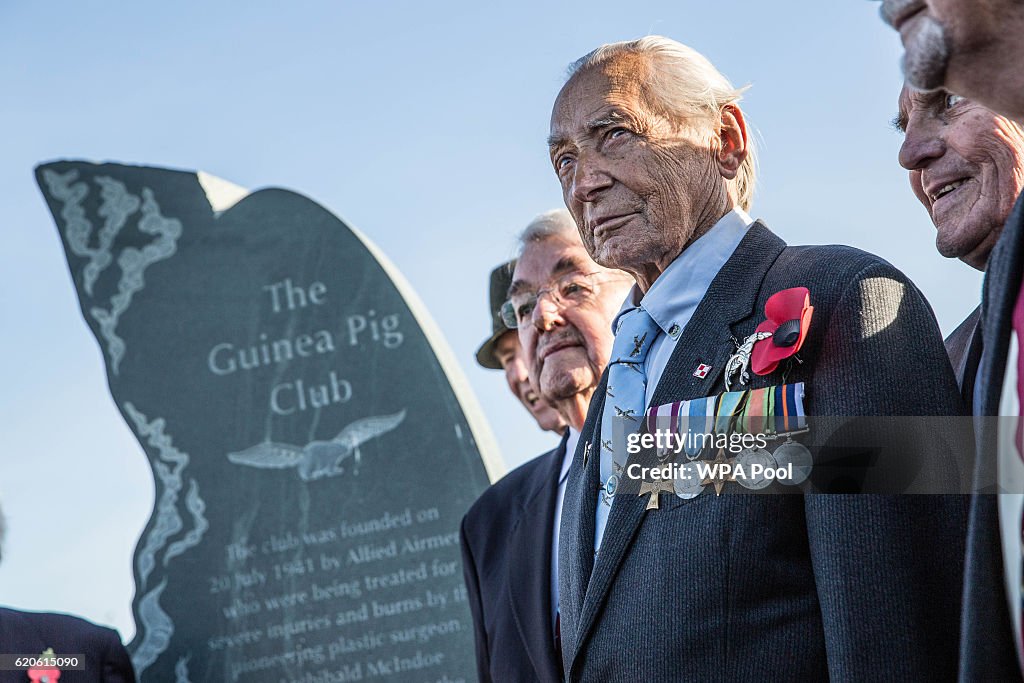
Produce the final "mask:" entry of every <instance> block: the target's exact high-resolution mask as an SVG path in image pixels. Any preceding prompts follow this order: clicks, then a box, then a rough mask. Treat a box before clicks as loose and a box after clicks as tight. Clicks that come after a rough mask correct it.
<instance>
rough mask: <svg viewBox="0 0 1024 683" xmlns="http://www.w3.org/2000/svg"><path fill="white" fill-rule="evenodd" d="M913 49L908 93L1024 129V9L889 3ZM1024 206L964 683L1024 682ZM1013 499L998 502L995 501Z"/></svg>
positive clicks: (948, 2)
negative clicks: (937, 94)
mask: <svg viewBox="0 0 1024 683" xmlns="http://www.w3.org/2000/svg"><path fill="white" fill-rule="evenodd" d="M881 14H882V18H883V19H884V20H885V21H886V22H888V23H889V24H890V25H891V26H893V28H895V29H896V30H897V31H898V32H899V34H900V38H901V39H902V41H903V47H904V56H903V68H904V74H905V76H906V79H907V83H908V84H909V85H910V86H911V87H913V88H916V89H918V90H924V91H929V90H936V89H939V88H942V89H944V90H946V91H948V92H950V93H956V94H957V95H960V96H964V97H968V98H970V99H971V100H972V101H973V102H975V103H977V104H978V105H980V106H983V107H987V108H988V109H990V110H991V111H993V112H995V113H996V114H999V115H1001V116H1005V117H1008V118H1009V119H1011V120H1013V121H1015V122H1017V123H1018V124H1024V68H1022V67H1024V41H1022V40H1021V36H1022V35H1024V2H1020V0H883V2H882V11H881ZM1022 272H1024V205H1022V201H1021V199H1019V198H1018V201H1017V204H1016V205H1015V206H1014V209H1013V210H1012V211H1011V213H1010V216H1009V218H1008V219H1007V222H1006V225H1005V227H1004V229H1003V232H1002V235H1001V236H1000V238H999V240H998V242H997V243H996V245H995V247H994V248H993V249H992V253H991V255H990V257H989V259H988V263H987V266H986V269H985V284H984V287H983V289H982V296H981V321H980V323H979V325H980V329H981V336H982V338H983V339H984V348H983V350H982V355H981V360H980V361H979V367H978V371H977V377H976V382H975V387H974V392H973V396H972V398H973V411H974V415H975V418H976V419H975V433H976V442H977V454H978V460H977V464H976V466H975V480H974V490H975V491H978V493H977V494H976V495H975V496H974V497H973V499H972V501H971V513H970V533H969V536H968V540H967V547H968V553H967V573H966V575H965V577H964V608H963V639H962V643H961V651H960V662H961V664H960V677H961V679H962V680H1020V679H1021V672H1022V670H1024V646H1022V632H1024V629H1022V627H1021V620H1022V616H1021V614H1022V610H1021V603H1022V600H1024V592H1022V588H1021V579H1020V576H1021V557H1022V545H1021V537H1022V533H1021V531H1022V528H1024V527H1022V521H1021V520H1022V509H1024V496H1022V495H1021V491H1022V490H1024V472H1022V471H1021V459H1022V457H1024V446H1022V445H1021V443H1020V438H1019V437H1018V438H1016V439H1014V438H1009V437H1007V436H1006V434H1007V433H1012V432H1013V431H1014V430H1012V429H1010V430H1003V429H1000V423H1001V422H1002V423H1005V422H1006V421H1005V420H998V419H996V418H997V416H1005V417H1013V418H1016V419H1017V420H1020V419H1024V409H1022V407H1024V372H1022V371H1021V361H1020V358H1021V357H1020V348H1021V347H1022V343H1024V280H1022V277H1021V274H1022ZM997 490H998V491H1006V492H1010V493H1004V494H1003V495H999V496H995V495H989V494H991V493H993V492H995V491H997Z"/></svg>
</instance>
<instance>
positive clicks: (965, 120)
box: [895, 86, 1024, 406]
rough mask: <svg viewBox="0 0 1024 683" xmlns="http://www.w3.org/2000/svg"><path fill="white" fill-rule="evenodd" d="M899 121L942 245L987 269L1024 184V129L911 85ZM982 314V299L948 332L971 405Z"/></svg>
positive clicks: (907, 162) (908, 165)
mask: <svg viewBox="0 0 1024 683" xmlns="http://www.w3.org/2000/svg"><path fill="white" fill-rule="evenodd" d="M895 123H896V126H897V128H899V130H901V131H902V132H903V133H904V139H903V145H902V146H901V147H900V153H899V161H900V165H902V166H903V167H904V168H905V169H907V170H908V171H909V172H910V187H911V189H912V190H913V191H914V195H915V196H916V197H917V198H918V200H919V201H920V202H921V204H922V205H923V206H924V207H925V209H926V210H927V211H928V215H929V216H930V217H931V219H932V223H933V224H934V225H935V247H936V249H938V251H939V253H940V254H942V255H943V256H945V257H946V258H958V259H960V260H961V261H963V262H964V263H966V264H967V265H969V266H971V267H972V268H975V269H977V270H981V271H984V270H985V266H986V264H987V263H988V258H989V254H991V253H992V249H993V247H995V245H996V242H997V240H998V239H999V235H1000V234H1001V233H1002V230H1003V224H1004V223H1005V222H1006V219H1007V218H1008V217H1009V215H1010V211H1011V210H1012V209H1013V204H1014V202H1015V201H1016V199H1017V195H1019V194H1020V192H1021V190H1022V189H1024V130H1022V129H1021V127H1020V125H1018V124H1016V123H1014V122H1013V121H1011V120H1010V119H1007V118H1006V117H1004V116H1000V115H998V114H995V113H994V112H992V111H991V110H989V109H986V108H985V107H982V106H981V105H980V104H978V103H976V102H973V101H971V100H968V99H965V98H963V97H960V96H958V95H953V94H950V93H948V92H946V91H944V90H936V91H932V92H928V93H921V92H917V91H915V90H912V89H910V88H909V87H906V86H905V87H904V88H903V90H902V91H901V92H900V97H899V115H898V116H897V118H896V121H895ZM980 317H981V306H978V308H976V309H974V311H973V312H972V313H971V314H970V315H969V316H967V318H966V319H965V320H964V321H963V322H962V323H961V324H960V325H959V326H958V327H957V328H956V330H954V332H953V333H952V334H951V335H950V336H949V337H948V338H947V339H946V350H947V351H948V352H949V356H950V362H952V364H953V369H954V370H955V371H956V376H957V382H959V384H960V387H961V395H962V397H963V399H964V402H965V403H966V404H967V405H968V406H970V405H971V404H972V402H973V394H974V384H975V382H974V380H975V375H976V374H977V371H978V364H979V362H980V360H981V348H982V337H981V328H980V326H979V324H978V323H979V320H980Z"/></svg>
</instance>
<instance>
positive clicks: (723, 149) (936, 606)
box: [517, 36, 966, 681]
mask: <svg viewBox="0 0 1024 683" xmlns="http://www.w3.org/2000/svg"><path fill="white" fill-rule="evenodd" d="M741 93H742V90H740V89H737V88H734V87H733V86H732V85H731V84H730V83H729V82H728V81H727V80H726V79H725V77H724V76H722V75H721V74H720V73H719V72H718V71H717V70H716V69H715V68H714V66H713V65H712V64H711V63H710V62H709V61H708V60H707V59H705V58H704V57H703V56H702V55H700V54H699V53H697V52H695V51H693V50H692V49H690V48H688V47H686V46H684V45H681V44H679V43H677V42H675V41H673V40H669V39H667V38H662V37H658V36H649V37H646V38H643V39H640V40H637V41H630V42H625V43H614V44H611V45H605V46H603V47H601V48H598V49H597V50H595V51H593V52H591V53H590V54H588V55H586V56H584V57H583V58H581V59H580V60H579V61H577V62H576V63H575V64H573V66H572V67H570V76H569V79H568V81H567V82H566V84H565V85H564V86H563V88H562V90H561V92H560V93H559V94H558V98H557V99H556V101H555V104H554V107H553V111H552V114H551V124H550V137H549V146H550V158H551V162H552V165H553V167H554V170H555V173H556V174H557V177H558V179H559V182H560V183H561V187H562V193H563V198H564V200H565V204H566V206H567V207H568V208H569V210H570V212H571V213H572V215H573V218H574V219H575V221H576V224H577V228H578V230H579V232H580V234H581V235H582V238H583V243H584V244H585V245H586V247H587V250H588V251H589V252H590V253H591V255H592V256H593V257H594V259H595V260H596V261H597V262H598V263H600V264H602V265H604V266H607V267H614V268H619V269H622V270H625V271H627V272H629V273H630V274H631V275H633V277H634V279H635V283H636V284H635V287H634V288H633V290H632V291H631V292H630V295H629V296H628V297H627V300H626V303H625V305H624V306H623V307H622V309H621V311H620V312H619V315H618V316H617V321H616V326H617V329H618V331H617V333H616V336H615V342H614V345H613V348H612V351H611V359H612V360H611V361H610V364H609V369H608V371H607V372H605V374H604V376H603V379H602V382H601V384H600V385H599V386H598V388H597V391H596V392H595V393H594V398H593V400H592V401H591V405H590V410H589V413H588V416H587V420H586V422H585V424H584V427H583V431H582V433H581V436H580V443H579V446H578V447H577V449H576V454H575V457H574V459H573V463H572V467H571V468H570V471H569V476H568V480H567V488H566V493H565V503H564V512H563V515H562V528H561V532H560V537H561V539H562V542H561V544H560V555H559V570H560V573H559V581H560V583H559V597H560V609H561V626H562V628H561V635H562V650H563V664H564V667H565V671H566V674H567V679H568V680H570V681H634V680H645V681H677V680H760V679H771V680H801V681H807V680H830V679H831V680H945V679H949V678H951V677H952V676H953V675H954V673H955V671H956V647H957V638H958V616H959V607H960V590H961V580H962V566H963V565H962V563H963V556H962V551H963V537H964V533H965V521H966V505H965V501H964V500H963V499H962V498H959V497H957V498H954V499H948V498H943V497H940V496H878V495H867V494H862V495H806V496H792V495H788V496H787V495H732V494H737V493H745V492H746V489H744V488H742V487H741V486H740V484H739V483H737V482H719V483H723V484H724V485H723V486H722V487H721V488H719V487H718V484H716V487H715V488H714V489H711V493H709V492H708V489H710V488H711V487H710V486H708V487H707V488H702V487H703V482H699V481H698V482H696V487H695V489H694V488H693V487H692V486H691V485H688V484H685V482H683V481H682V480H680V479H677V480H676V481H675V483H674V485H670V486H668V489H669V490H668V491H667V492H666V491H665V489H664V486H663V485H664V484H665V483H666V482H645V486H644V487H641V488H640V491H641V492H643V495H642V496H638V495H636V491H635V490H634V491H633V492H632V493H631V492H629V491H627V490H625V485H624V484H623V483H622V474H621V473H622V472H624V471H628V469H626V468H627V467H628V465H629V464H630V463H632V462H634V461H639V460H646V461H650V460H653V459H654V457H655V456H656V454H654V453H651V452H642V453H640V454H639V455H630V456H627V454H626V453H623V452H622V450H624V449H621V448H619V446H620V445H621V442H617V441H616V440H615V438H614V432H613V431H612V430H610V425H611V424H614V422H615V421H616V420H621V421H622V422H623V423H625V424H631V425H636V426H639V425H638V423H637V420H636V419H635V418H636V417H638V416H640V415H642V414H643V413H644V412H645V411H647V410H648V409H649V408H659V409H665V410H666V412H670V413H671V414H672V415H676V412H672V411H673V410H678V413H679V414H680V415H682V414H683V406H684V405H685V406H687V407H686V410H687V411H692V410H694V409H695V407H699V408H702V409H705V410H706V412H703V413H702V412H699V411H698V412H697V413H693V412H688V413H687V414H689V415H690V416H691V417H690V419H691V420H693V419H694V418H693V415H695V414H696V415H698V417H699V416H701V415H706V414H708V413H711V414H713V415H715V416H717V417H719V418H724V417H725V416H726V415H729V414H731V413H730V412H729V410H730V409H728V408H727V407H726V406H727V405H731V406H733V409H735V408H736V406H738V405H739V403H738V401H743V400H745V399H744V398H737V396H738V394H737V393H733V394H731V395H729V396H727V395H726V394H725V393H723V392H725V391H726V388H727V386H731V388H732V390H733V391H737V390H747V389H751V390H753V389H763V390H765V391H764V392H761V393H759V394H758V395H759V396H762V397H763V396H765V395H767V390H768V388H769V387H770V388H772V394H771V395H772V396H776V395H777V396H780V397H781V396H783V395H784V392H785V391H787V389H786V388H785V386H789V387H794V386H798V387H800V390H801V396H802V399H803V404H802V405H803V407H804V408H805V409H806V413H807V415H811V416H813V415H827V416H894V415H898V416H917V415H954V414H958V413H959V412H960V411H961V409H962V408H961V406H960V401H959V396H958V394H957V387H956V382H955V379H954V377H953V374H952V371H951V369H950V367H949V363H948V361H947V358H946V354H945V350H944V348H943V346H942V339H941V337H940V335H939V331H938V327H937V325H936V323H935V320H934V318H933V317H932V314H931V310H930V308H929V307H928V305H927V303H926V302H925V301H924V299H923V297H922V296H921V294H920V292H918V291H917V289H916V288H915V287H914V286H913V285H912V284H911V283H910V282H909V281H908V280H907V279H906V277H905V276H903V275H902V274H901V273H900V272H899V271H897V270H896V269H895V268H893V267H892V266H890V265H889V264H887V263H885V262H884V261H882V260H881V259H879V258H877V257H875V256H872V255H870V254H866V253H864V252H860V251H857V250H855V249H850V248H846V247H835V246H831V247H788V246H787V245H786V244H785V243H784V242H783V241H782V240H781V239H780V238H779V237H777V236H776V235H775V234H774V233H772V232H771V231H770V230H769V229H768V228H767V227H766V226H765V225H764V224H763V223H762V222H760V221H753V220H751V219H750V217H749V216H748V215H747V213H746V209H748V208H749V207H750V205H751V198H752V194H753V189H754V180H755V178H754V175H755V174H754V163H753V155H752V148H751V136H750V135H749V132H748V125H747V123H746V117H745V115H744V113H743V111H742V110H741V109H740V107H739V99H740V95H741ZM825 225H827V223H825ZM521 265H522V263H520V266H521ZM518 273H519V270H518V268H517V277H518ZM797 288H806V289H804V290H800V289H797ZM784 291H786V292H788V293H790V294H792V293H793V292H797V293H800V292H806V293H808V294H807V295H808V296H809V298H810V304H811V305H812V306H813V317H811V316H810V314H809V313H807V316H808V317H807V321H808V322H807V323H806V325H805V324H804V323H803V322H802V321H803V315H804V314H803V313H801V309H800V308H799V307H798V308H797V310H796V312H795V316H794V315H788V316H787V320H784V321H781V322H783V323H784V324H785V326H786V329H790V328H792V325H791V323H794V322H795V323H797V326H796V328H793V329H796V330H799V329H801V325H805V327H804V328H803V329H804V332H802V333H800V334H799V335H795V336H792V337H791V336H790V335H788V334H784V335H774V334H772V333H764V332H761V333H759V334H755V328H757V327H758V326H759V324H761V323H762V321H764V319H765V307H766V304H767V302H768V300H769V297H771V296H772V295H775V294H777V293H780V292H784ZM800 300H802V301H805V299H804V298H803V295H801V296H800ZM788 318H793V319H792V320H790V319H788ZM780 329H782V328H780ZM768 338H771V342H769V343H771V344H776V343H777V344H778V348H779V349H781V348H783V347H784V346H786V345H790V346H791V345H793V344H794V343H796V342H797V340H798V339H802V341H801V342H800V343H801V344H802V346H799V347H797V348H798V350H799V358H798V359H797V358H796V357H795V356H793V354H792V353H788V354H786V355H788V356H790V358H788V359H786V360H784V361H781V362H778V363H776V364H774V365H772V364H768V365H765V366H760V365H758V366H756V367H755V366H749V367H750V373H748V372H747V367H748V363H749V362H750V353H751V351H750V349H751V347H752V345H753V344H754V343H755V341H757V340H761V341H764V340H767V339H768ZM524 348H526V349H527V355H529V353H530V351H529V349H530V345H529V344H527V343H526V342H525V341H524ZM540 348H541V349H544V348H545V347H544V346H541V347H540ZM794 350H797V349H796V348H795V349H794ZM587 377H588V378H589V377H590V375H589V374H588V375H587ZM541 378H543V375H541ZM784 385H785V386H784ZM751 396H753V394H748V395H747V398H750V397H751ZM709 397H713V400H708V398H709ZM751 400H753V399H751ZM684 401H685V402H688V403H685V404H684V403H682V402H684ZM780 401H781V399H780ZM784 403H785V405H786V406H789V407H787V408H786V410H791V411H796V410H798V408H796V407H795V406H796V404H795V403H790V402H788V401H785V402H784ZM765 405H767V404H765ZM776 405H781V404H779V403H776ZM759 410H761V409H759ZM788 414H795V413H793V412H790V413H788ZM630 420H632V422H628V421H630ZM715 422H716V423H717V422H718V421H717V420H716V421H715ZM903 424H907V423H903ZM625 428H626V427H625V426H624V427H623V429H625ZM631 428H635V427H631ZM609 433H610V434H612V438H608V436H606V435H607V434H609ZM801 438H803V437H801ZM830 438H831V433H830V432H828V431H819V430H815V429H814V428H813V427H812V429H811V430H810V432H809V433H808V434H807V435H806V443H807V445H808V446H809V447H811V448H812V451H813V452H818V450H815V448H816V447H820V446H822V445H824V444H825V443H826V440H828V439H830ZM910 442H912V443H913V446H914V447H917V448H918V449H919V451H920V452H913V451H912V450H911V451H910V452H907V451H897V452H890V451H885V452H886V453H888V454H889V455H888V456H887V457H888V458H890V459H891V460H892V461H893V464H895V463H896V462H899V461H904V460H912V461H918V462H923V461H922V460H920V458H921V457H922V455H923V456H924V457H925V458H935V459H936V460H941V459H943V458H945V457H946V456H947V455H948V454H947V453H944V450H943V448H942V447H940V446H938V444H936V443H935V442H934V441H933V439H932V437H931V436H930V435H929V434H927V433H920V434H918V433H916V432H915V433H914V434H913V437H912V438H911V439H910ZM776 443H777V442H776ZM827 443H829V444H832V443H834V442H832V441H828V442H827ZM836 445H837V446H839V447H843V446H845V445H846V444H845V443H836ZM773 448H774V446H773ZM912 448H913V447H912ZM775 454H778V455H779V456H780V457H781V456H782V453H781V452H780V450H779V449H778V448H776V450H775V453H774V454H769V453H761V454H752V455H753V456H754V457H759V458H761V459H762V460H763V459H765V458H767V459H769V460H771V459H772V458H773V457H774V455H775ZM718 456H719V457H723V454H722V452H719V453H718ZM668 457H670V458H674V462H675V463H682V464H685V459H686V457H689V455H688V454H677V455H675V456H672V455H671V454H669V456H668ZM694 457H703V458H705V459H706V460H710V459H711V458H712V457H715V454H714V453H705V454H696V455H695V456H694ZM634 458H636V460H634ZM664 462H669V461H666V460H662V463H664ZM808 483H810V482H808ZM680 484H684V486H683V487H682V488H680V487H679V485H680ZM785 488H786V487H783V486H781V485H777V484H770V485H769V487H768V488H764V489H762V490H760V493H762V494H772V493H782V492H783V491H782V490H780V489H785ZM673 490H675V492H676V495H675V496H673V495H671V493H672V492H673ZM789 490H790V491H792V489H789ZM842 490H844V491H845V490H850V489H842ZM854 490H863V489H854ZM813 491H815V489H814V488H813V487H811V488H809V489H808V491H807V493H811V492H813ZM716 492H722V493H723V495H721V496H720V497H719V496H717V495H716ZM924 577H927V580H922V579H923V578H924Z"/></svg>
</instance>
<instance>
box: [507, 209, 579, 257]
mask: <svg viewBox="0 0 1024 683" xmlns="http://www.w3.org/2000/svg"><path fill="white" fill-rule="evenodd" d="M552 237H561V238H563V239H566V240H568V241H570V242H579V243H580V244H582V240H581V239H580V233H579V230H578V229H577V228H576V221H575V220H573V217H572V214H570V213H569V212H568V211H567V210H565V209H551V210H550V211H545V212H544V213H542V214H540V215H539V216H537V217H536V218H534V219H533V220H532V221H530V222H529V223H528V224H527V225H526V227H525V228H523V231H522V232H521V233H519V236H518V237H517V238H516V259H518V258H519V257H521V256H522V255H523V251H525V249H526V247H528V246H529V245H530V244H533V243H534V242H542V241H544V240H546V239H550V238H552Z"/></svg>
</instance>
